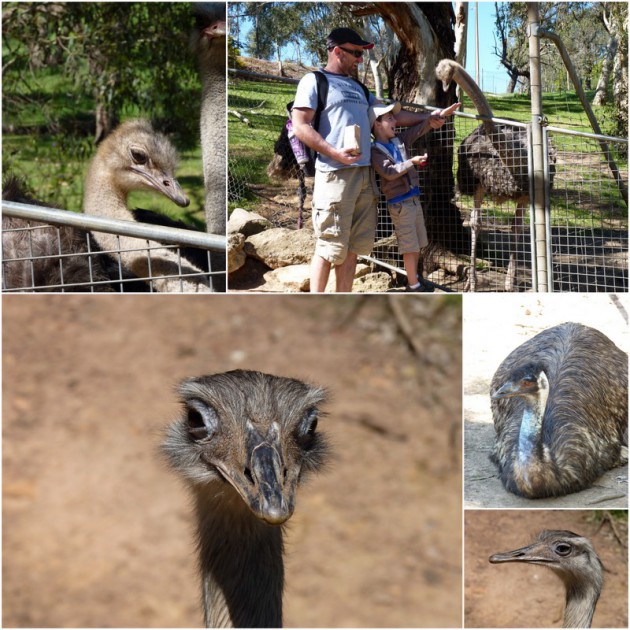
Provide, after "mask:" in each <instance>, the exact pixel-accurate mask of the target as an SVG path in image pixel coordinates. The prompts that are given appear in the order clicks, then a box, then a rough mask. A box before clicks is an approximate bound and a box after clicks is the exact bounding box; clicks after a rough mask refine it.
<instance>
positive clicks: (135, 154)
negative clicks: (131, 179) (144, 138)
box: [131, 149, 147, 164]
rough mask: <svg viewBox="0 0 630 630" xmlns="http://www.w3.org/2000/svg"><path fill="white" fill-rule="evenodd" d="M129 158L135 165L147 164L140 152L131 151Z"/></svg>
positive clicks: (145, 157)
mask: <svg viewBox="0 0 630 630" xmlns="http://www.w3.org/2000/svg"><path fill="white" fill-rule="evenodd" d="M131 157H132V159H133V161H134V162H135V163H136V164H146V163H147V155H146V153H143V152H142V151H137V150H134V149H132V150H131Z"/></svg>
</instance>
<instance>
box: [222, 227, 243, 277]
mask: <svg viewBox="0 0 630 630" xmlns="http://www.w3.org/2000/svg"><path fill="white" fill-rule="evenodd" d="M244 246H245V237H244V236H243V235H242V234H238V233H236V234H228V239H227V265H228V268H227V270H228V273H233V272H234V271H236V270H237V269H240V268H241V267H242V266H243V265H244V264H245V261H246V260H247V254H246V253H245V249H244Z"/></svg>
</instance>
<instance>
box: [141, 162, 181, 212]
mask: <svg viewBox="0 0 630 630" xmlns="http://www.w3.org/2000/svg"><path fill="white" fill-rule="evenodd" d="M131 170H132V171H133V172H134V173H137V174H138V175H140V176H141V177H142V178H143V179H144V181H145V183H146V184H147V185H148V186H149V187H150V188H152V189H153V190H155V191H156V192H159V193H161V194H162V195H164V196H165V197H166V198H167V199H170V200H171V201H172V202H173V203H176V204H177V205H178V206H181V207H182V208H185V207H186V206H188V204H189V203H190V201H189V199H188V197H186V195H185V194H184V191H183V190H182V187H181V186H180V185H179V182H178V181H177V180H176V179H175V177H174V176H173V175H169V174H167V173H164V172H163V171H161V170H159V169H155V170H149V169H143V168H142V167H138V166H132V167H131Z"/></svg>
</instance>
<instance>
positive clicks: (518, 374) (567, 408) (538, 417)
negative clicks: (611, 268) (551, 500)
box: [490, 323, 628, 499]
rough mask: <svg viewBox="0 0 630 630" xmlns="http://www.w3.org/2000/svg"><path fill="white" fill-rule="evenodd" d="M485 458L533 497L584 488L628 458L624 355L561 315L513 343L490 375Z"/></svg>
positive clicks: (512, 487) (513, 488) (507, 482)
mask: <svg viewBox="0 0 630 630" xmlns="http://www.w3.org/2000/svg"><path fill="white" fill-rule="evenodd" d="M490 397H491V405H492V415H493V418H494V428H495V432H496V437H495V444H494V448H493V452H492V455H491V459H492V461H493V462H494V463H495V464H497V466H498V467H499V475H500V477H501V481H502V482H503V485H504V486H505V488H506V490H509V491H510V492H513V493H515V494H518V495H521V496H524V497H527V498H530V499H535V498H541V497H550V496H561V495H565V494H570V493H571V492H578V491H579V490H583V489H584V488H588V487H589V486H590V485H591V484H592V483H593V482H594V481H595V480H596V479H597V478H598V477H599V476H601V475H602V474H603V473H604V472H606V471H607V470H609V469H611V468H615V467H617V466H622V465H623V464H625V463H626V462H627V440H628V434H627V431H628V355H627V354H626V353H625V352H623V351H621V350H620V349H619V348H617V346H616V345H615V344H614V343H613V342H612V341H611V340H610V339H609V338H608V337H606V335H604V334H602V333H601V332H599V331H598V330H595V329H594V328H589V327H588V326H583V325H581V324H574V323H565V324H560V325H559V326H554V327H553V328H549V329H547V330H545V331H543V332H541V333H540V334H538V335H536V336H535V337H533V338H532V339H529V340H528V341H526V342H525V343H523V344H522V345H520V346H519V347H518V348H516V349H515V350H513V351H512V352H511V353H510V354H509V355H508V356H507V357H506V358H505V359H504V361H503V362H502V363H501V365H500V366H499V368H498V369H497V371H496V373H495V374H494V376H493V378H492V383H491V386H490Z"/></svg>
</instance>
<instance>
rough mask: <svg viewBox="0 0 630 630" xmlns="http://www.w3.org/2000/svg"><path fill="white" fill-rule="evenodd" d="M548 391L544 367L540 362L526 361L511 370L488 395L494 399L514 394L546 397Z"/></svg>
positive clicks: (526, 396)
mask: <svg viewBox="0 0 630 630" xmlns="http://www.w3.org/2000/svg"><path fill="white" fill-rule="evenodd" d="M548 393H549V381H548V379H547V375H546V374H545V370H544V367H543V366H542V365H541V364H540V363H526V364H524V365H521V366H519V367H517V368H515V369H514V370H512V372H511V373H510V375H509V376H508V378H507V379H506V380H505V381H504V382H503V383H502V384H501V385H500V386H499V388H498V389H497V390H496V391H494V392H491V393H490V397H491V398H493V399H495V400H497V399H500V398H511V397H514V396H522V397H524V398H539V397H540V396H544V397H545V398H546V397H547V395H548Z"/></svg>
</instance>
